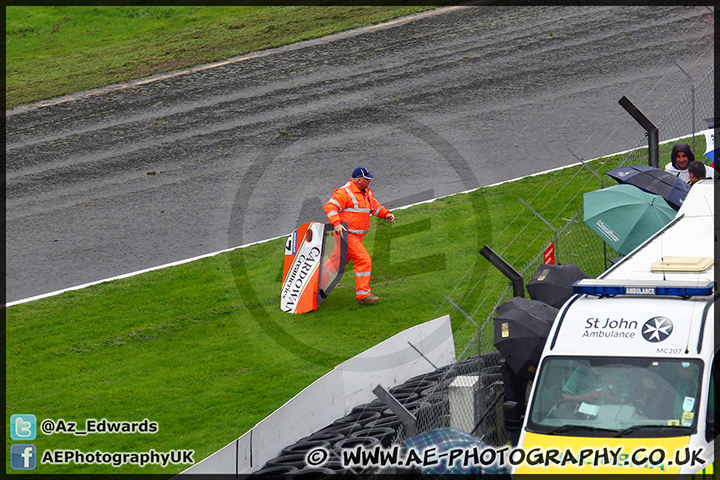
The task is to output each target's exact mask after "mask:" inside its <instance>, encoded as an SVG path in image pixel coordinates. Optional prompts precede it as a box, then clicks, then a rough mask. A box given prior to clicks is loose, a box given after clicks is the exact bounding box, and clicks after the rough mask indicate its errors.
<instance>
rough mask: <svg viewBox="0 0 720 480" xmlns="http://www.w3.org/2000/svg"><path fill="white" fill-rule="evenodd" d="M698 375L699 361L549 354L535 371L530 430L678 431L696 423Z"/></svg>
mask: <svg viewBox="0 0 720 480" xmlns="http://www.w3.org/2000/svg"><path fill="white" fill-rule="evenodd" d="M701 373H702V362H701V361H700V360H687V359H657V358H655V359H649V358H623V357H614V358H608V357H548V358H547V359H546V360H545V362H544V363H543V366H542V368H541V370H540V372H539V374H538V380H537V386H536V394H535V397H534V399H533V405H532V407H531V410H530V413H529V415H530V418H529V422H528V430H530V431H534V432H537V433H557V434H562V435H569V436H573V435H576V436H616V435H625V434H628V435H630V436H637V437H656V436H670V435H672V434H673V430H674V431H675V433H676V434H678V435H679V433H677V432H679V431H680V430H684V431H687V430H689V429H694V427H695V423H696V421H695V419H696V417H697V412H698V408H699V383H700V378H701ZM661 427H665V428H661ZM673 427H678V428H673ZM560 432H562V433H560ZM684 434H685V435H687V434H688V433H687V432H686V433H684Z"/></svg>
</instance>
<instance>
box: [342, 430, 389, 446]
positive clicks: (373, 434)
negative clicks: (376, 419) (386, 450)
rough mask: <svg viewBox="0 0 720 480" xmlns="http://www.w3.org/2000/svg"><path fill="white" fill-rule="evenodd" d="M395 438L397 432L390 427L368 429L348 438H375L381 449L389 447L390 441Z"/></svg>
mask: <svg viewBox="0 0 720 480" xmlns="http://www.w3.org/2000/svg"><path fill="white" fill-rule="evenodd" d="M396 436H397V430H395V429H394V428H391V427H370V428H365V429H363V430H360V431H359V432H355V433H353V434H352V435H350V437H349V438H366V437H370V438H377V439H378V440H379V441H380V445H382V446H383V447H389V446H390V444H391V443H392V441H393V440H394V439H395V437H396Z"/></svg>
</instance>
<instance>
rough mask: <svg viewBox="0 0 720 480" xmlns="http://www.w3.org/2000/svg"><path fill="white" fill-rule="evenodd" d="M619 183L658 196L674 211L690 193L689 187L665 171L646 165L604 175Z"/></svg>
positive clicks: (623, 168) (619, 169) (617, 170)
mask: <svg viewBox="0 0 720 480" xmlns="http://www.w3.org/2000/svg"><path fill="white" fill-rule="evenodd" d="M606 175H608V176H610V177H611V178H614V179H615V180H617V181H618V182H619V183H627V184H628V185H634V186H636V187H638V188H639V189H640V190H644V191H646V192H648V193H653V194H655V195H660V196H661V197H663V198H664V199H665V200H666V201H667V202H668V205H670V206H671V207H672V208H674V209H675V210H678V209H679V208H680V206H681V205H682V204H683V202H684V201H685V197H686V196H687V194H688V192H689V191H690V185H688V184H687V183H685V182H684V181H682V180H680V179H679V178H678V177H676V176H675V175H673V174H672V173H670V172H666V171H665V170H660V169H659V168H655V167H650V166H648V165H631V166H629V167H622V168H617V169H615V170H611V171H609V172H607V173H606Z"/></svg>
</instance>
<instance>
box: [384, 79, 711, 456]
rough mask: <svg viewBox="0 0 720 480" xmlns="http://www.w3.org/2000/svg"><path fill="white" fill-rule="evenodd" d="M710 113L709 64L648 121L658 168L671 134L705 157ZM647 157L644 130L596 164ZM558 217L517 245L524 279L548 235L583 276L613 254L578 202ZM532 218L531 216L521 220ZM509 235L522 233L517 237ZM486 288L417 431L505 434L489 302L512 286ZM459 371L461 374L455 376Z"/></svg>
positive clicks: (419, 411) (501, 441) (498, 437)
mask: <svg viewBox="0 0 720 480" xmlns="http://www.w3.org/2000/svg"><path fill="white" fill-rule="evenodd" d="M713 117H714V76H713V71H712V70H710V71H708V72H707V74H705V75H704V76H703V77H702V78H701V79H700V80H699V81H698V82H697V83H695V84H693V85H692V86H691V87H690V88H689V91H688V92H687V94H686V95H685V96H684V97H683V98H682V99H681V101H680V102H678V103H677V105H676V106H675V107H674V108H672V109H671V110H670V111H668V112H666V113H665V115H664V116H663V117H662V118H660V119H659V120H657V121H656V122H654V123H655V125H656V126H657V127H658V133H659V136H660V146H659V153H660V164H659V166H660V168H664V166H665V165H666V164H667V163H669V161H670V151H671V149H672V145H673V144H674V143H676V141H675V140H676V139H678V138H682V140H680V141H682V142H685V143H688V144H689V145H690V146H691V148H692V149H693V152H695V153H696V155H695V156H696V159H699V160H707V159H706V158H705V157H704V156H703V154H704V152H705V138H704V136H703V135H697V133H698V132H699V131H701V130H704V129H706V128H708V125H709V124H708V122H707V120H708V119H711V118H713ZM688 132H690V133H688ZM648 162H649V158H648V146H647V136H645V137H644V138H641V139H640V140H639V141H638V147H637V148H635V149H633V150H631V151H629V152H627V153H625V154H622V155H617V156H614V157H611V158H610V160H606V161H604V162H603V163H602V165H601V167H602V171H603V172H606V171H609V170H612V169H615V168H620V167H623V166H626V165H647V164H648ZM588 168H590V167H588ZM596 168H597V167H596ZM591 170H592V168H591ZM596 174H597V177H600V178H598V180H597V186H593V187H592V188H593V189H597V188H602V187H606V186H609V184H613V183H614V182H610V181H609V178H607V177H606V176H605V177H606V179H603V175H602V174H600V173H598V172H596ZM539 213H540V214H542V212H539ZM559 217H560V218H562V219H563V220H564V221H565V223H564V225H563V226H562V227H561V228H558V229H557V231H554V232H550V233H548V234H547V235H544V236H540V237H538V238H535V239H533V240H532V241H531V243H530V244H529V245H527V247H526V248H525V251H534V252H538V253H537V254H536V255H535V256H534V257H533V258H531V259H530V260H526V261H525V263H524V264H523V265H522V267H521V268H518V269H517V270H518V272H519V273H520V274H521V275H522V277H523V280H524V284H527V282H528V281H529V280H530V279H531V278H532V277H533V275H534V274H535V272H536V271H537V269H538V268H539V267H540V266H541V265H543V263H544V255H543V251H544V249H545V248H546V247H547V246H548V245H549V244H550V243H551V242H554V245H555V255H556V263H558V264H568V263H574V264H576V265H577V266H578V267H580V269H581V270H583V271H584V272H585V273H587V274H588V275H589V276H590V277H597V276H598V275H600V274H601V273H602V272H603V271H605V270H606V269H607V268H608V267H610V266H611V265H612V262H613V260H614V259H615V258H616V257H617V255H618V254H617V253H616V252H615V251H614V250H613V249H612V248H610V247H609V246H608V245H606V244H605V242H603V241H602V240H601V239H600V237H598V236H597V235H596V234H595V233H594V232H593V231H592V230H590V228H589V227H587V226H586V225H585V224H584V223H583V210H582V208H580V209H579V210H578V209H577V206H575V208H574V209H568V210H567V211H565V212H563V213H562V214H561V215H560V216H559ZM536 220H537V219H535V218H533V219H531V220H530V221H529V222H532V221H536ZM516 241H517V242H527V241H528V240H527V238H521V239H517V240H516ZM516 268H517V267H516ZM486 275H487V276H490V275H491V274H490V273H488V274H486ZM483 280H488V279H483ZM488 283H492V281H488ZM487 288H491V289H492V290H491V291H490V293H489V294H488V295H486V296H485V298H486V299H487V300H485V301H484V302H486V303H487V302H493V304H492V307H491V308H490V310H491V313H490V314H489V315H487V317H486V318H485V320H484V321H483V322H482V323H480V324H479V325H478V326H477V327H475V326H474V325H473V327H472V328H474V329H475V333H474V334H473V335H472V336H471V338H470V339H469V340H467V342H466V344H465V345H464V347H463V349H462V350H461V353H460V354H459V355H458V358H459V361H458V362H457V363H455V364H453V365H450V366H449V367H447V368H445V369H444V372H443V375H442V377H441V381H439V382H438V383H437V386H436V387H435V389H434V390H433V391H432V392H426V393H427V395H426V396H424V397H423V398H424V400H425V403H424V404H423V403H422V402H421V403H420V405H419V406H417V408H416V410H415V411H414V415H415V417H416V418H417V432H416V433H418V434H420V433H424V432H428V431H431V430H434V429H437V428H442V427H451V426H458V425H464V426H467V425H472V433H473V434H475V435H477V436H479V437H482V439H483V441H484V442H485V443H487V444H489V445H492V446H501V445H505V444H507V443H508V441H509V436H508V433H507V431H506V430H505V426H504V422H503V417H502V404H503V381H502V375H501V374H500V366H501V364H502V362H503V361H504V360H503V359H502V356H501V355H500V353H499V352H498V351H497V350H496V349H495V347H494V346H493V332H494V324H493V318H494V317H495V315H496V309H497V307H498V306H500V305H502V304H503V303H505V302H507V301H508V300H510V299H511V298H512V297H513V288H512V286H511V285H510V284H508V283H507V282H502V281H500V282H496V283H495V285H494V286H490V287H487ZM483 307H484V309H485V310H486V311H487V308H488V306H487V305H484V306H480V307H478V308H477V309H476V310H475V312H478V311H482V310H483ZM468 321H469V320H468ZM460 377H467V378H464V379H461V380H458V378H460ZM454 381H456V382H457V384H462V385H470V386H463V387H458V386H453V382H454ZM462 382H464V383H462ZM530 388H531V384H530V385H528V393H529V391H530ZM462 390H464V392H463V391H462ZM468 392H470V393H469V394H468ZM475 427H476V428H475ZM466 428H467V427H464V429H466ZM466 431H468V430H467V429H466ZM404 438H407V431H406V430H405V428H404V427H400V428H399V430H398V435H397V438H396V441H399V440H402V439H404Z"/></svg>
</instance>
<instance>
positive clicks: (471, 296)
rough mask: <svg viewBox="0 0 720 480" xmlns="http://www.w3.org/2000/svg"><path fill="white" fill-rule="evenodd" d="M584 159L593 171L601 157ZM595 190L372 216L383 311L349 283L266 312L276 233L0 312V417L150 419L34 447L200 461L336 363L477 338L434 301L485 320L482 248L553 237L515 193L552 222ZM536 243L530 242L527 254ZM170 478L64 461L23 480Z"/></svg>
mask: <svg viewBox="0 0 720 480" xmlns="http://www.w3.org/2000/svg"><path fill="white" fill-rule="evenodd" d="M591 165H593V168H594V169H596V170H598V171H601V172H602V171H606V170H608V169H610V168H614V160H610V161H608V162H601V161H596V162H592V163H591ZM598 186H599V185H598V184H597V180H596V179H595V178H594V177H593V176H592V174H591V173H590V172H589V171H588V170H587V169H585V168H584V167H572V168H568V169H564V170H562V171H559V172H553V173H547V174H543V175H538V176H535V177H528V178H523V179H521V180H518V181H515V182H512V183H507V184H503V185H499V186H494V187H485V188H481V189H479V190H476V191H474V192H471V193H468V194H460V195H454V196H450V197H446V198H442V199H438V200H436V201H434V202H431V203H426V204H421V205H416V206H413V207H411V208H408V209H403V210H397V211H396V215H397V220H396V221H395V222H394V223H393V224H388V223H387V222H375V221H374V220H375V219H373V228H372V230H371V234H369V235H368V237H367V238H366V241H365V243H366V245H367V246H368V249H369V251H370V253H371V255H372V256H373V260H374V269H373V292H374V293H376V294H378V295H380V296H381V297H382V301H381V302H380V303H379V304H377V305H374V306H371V307H360V306H358V305H357V303H356V302H355V299H354V280H353V276H352V273H348V274H347V275H346V276H345V277H343V279H342V281H341V282H340V284H339V285H338V287H337V288H336V289H335V290H334V291H333V292H332V294H331V295H330V296H329V297H328V298H327V299H326V300H325V302H324V303H323V304H322V306H321V307H320V309H318V310H316V311H314V312H311V313H308V314H304V315H292V314H287V313H284V312H282V311H280V308H279V292H280V285H281V276H282V275H281V269H282V262H283V246H284V239H276V240H272V241H268V242H265V243H261V244H257V245H253V246H250V247H246V248H242V249H237V250H234V251H232V252H229V253H224V254H220V255H217V256H213V257H209V258H205V259H202V260H198V261H195V262H192V263H189V264H185V265H180V266H175V267H171V268H167V269H163V270H157V271H152V272H148V273H145V274H142V275H138V276H135V277H131V278H127V279H123V280H114V281H110V282H106V283H103V284H100V285H96V286H92V287H89V288H85V289H82V290H77V291H71V292H66V293H64V294H61V295H58V296H54V297H49V298H45V299H41V300H37V301H34V302H31V303H27V304H20V305H16V306H12V307H10V308H8V309H7V310H6V333H7V343H6V366H7V374H6V378H7V390H6V397H7V398H6V400H7V408H6V419H7V421H8V422H9V419H10V416H11V415H13V414H16V413H32V414H35V415H36V416H37V418H38V421H41V420H42V419H46V418H50V419H65V420H70V421H77V422H79V427H84V422H85V419H87V418H95V419H98V420H99V419H102V418H106V419H108V420H111V421H119V420H127V421H140V420H143V419H144V418H148V419H149V420H151V421H155V422H157V423H158V424H159V431H158V432H157V433H155V434H131V435H94V436H86V437H75V436H72V435H62V434H55V435H52V436H45V435H40V436H39V438H38V439H37V440H36V441H35V443H36V444H37V446H38V450H39V451H44V450H46V449H60V448H64V449H75V448H77V449H79V450H82V451H96V450H100V451H108V452H113V451H137V452H143V451H149V450H150V449H155V450H156V451H169V450H172V449H191V450H194V451H195V455H194V459H195V461H199V460H201V459H202V458H204V457H206V456H208V455H209V454H211V453H213V452H214V451H216V450H217V449H219V448H221V447H223V446H225V445H226V444H228V443H229V442H231V441H232V440H234V439H235V438H237V437H238V436H240V435H241V434H242V433H244V432H245V431H247V430H248V429H249V428H251V427H252V426H253V425H254V424H256V423H257V422H258V421H260V420H261V419H262V418H264V417H265V416H267V415H268V414H269V413H271V412H272V411H274V410H275V409H276V408H278V407H279V406H280V405H282V404H283V403H284V402H286V401H287V400H289V399H290V398H292V396H294V395H295V394H297V393H298V392H299V391H300V390H302V389H303V388H304V387H306V386H307V385H308V384H310V383H311V382H312V381H314V380H315V379H317V378H319V377H320V376H322V375H323V374H325V373H327V372H328V371H329V370H330V369H332V367H333V366H335V365H336V364H338V363H340V362H342V361H344V360H346V359H348V358H350V357H352V356H354V355H356V354H358V353H360V352H362V351H364V350H366V349H367V348H370V347H371V346H373V345H375V344H377V343H378V342H380V341H382V340H384V339H386V338H388V337H390V336H392V335H394V334H395V333H398V332H400V331H402V330H404V329H406V328H408V327H410V326H413V325H416V324H419V323H422V322H425V321H428V320H431V319H433V318H437V317H439V316H441V315H444V314H450V315H452V323H453V329H454V331H455V344H456V347H457V348H458V349H460V348H461V347H462V346H463V345H465V344H467V343H468V341H470V339H471V337H472V335H474V334H475V329H474V328H472V327H471V324H470V323H469V322H468V321H467V319H465V317H464V316H462V315H460V314H458V312H457V311H456V310H455V309H454V308H453V307H452V306H451V305H450V304H449V303H448V302H447V301H446V300H445V299H444V298H443V294H444V293H445V294H447V295H448V296H450V297H451V298H452V299H453V300H454V301H455V302H456V303H459V304H460V306H461V307H462V308H463V309H464V310H465V311H466V312H471V313H473V316H474V318H475V319H476V320H477V321H483V320H484V319H485V318H486V317H487V316H488V315H490V313H491V311H492V307H493V302H494V301H495V300H496V299H497V296H498V295H499V293H500V290H502V288H504V287H505V284H506V283H507V281H506V280H503V277H502V276H500V275H499V274H498V273H497V272H495V271H494V269H493V268H492V267H489V265H488V263H487V262H486V261H485V260H484V259H483V258H481V257H480V256H479V255H478V252H479V250H480V248H482V246H483V245H484V244H491V245H493V246H494V248H495V249H496V250H497V251H502V252H503V255H504V258H506V259H508V260H511V261H512V262H513V263H514V264H515V265H521V264H522V263H523V262H525V261H529V260H531V259H532V258H533V257H534V256H535V255H537V254H538V253H539V252H540V251H541V250H542V248H543V247H544V245H546V244H547V241H548V240H549V239H550V238H551V232H550V230H549V229H548V228H547V227H546V226H545V225H544V224H543V223H542V222H540V221H534V218H535V217H534V215H533V214H532V213H531V212H529V210H528V209H527V208H526V207H525V206H524V205H522V204H521V203H520V202H519V201H518V197H522V198H523V199H526V200H530V199H532V198H533V197H534V196H535V194H536V193H537V192H538V191H540V190H546V191H548V192H553V193H552V195H553V196H554V199H553V200H552V202H549V203H547V204H546V205H545V206H544V207H543V206H542V204H540V202H539V201H538V200H537V199H536V200H535V204H536V205H535V206H537V207H538V208H539V209H540V212H541V213H542V214H543V216H544V217H546V218H549V219H552V218H556V217H557V218H560V217H562V216H564V215H565V213H564V212H568V211H576V210H577V209H579V208H580V207H581V205H582V203H581V202H582V195H581V192H583V191H590V190H594V189H596V188H598ZM508 226H509V228H508ZM534 238H539V239H540V240H538V241H535V242H534V243H533V244H532V245H528V242H530V239H534ZM498 246H501V247H498ZM528 247H529V248H528ZM585 247H586V246H581V247H579V248H580V249H584V248H585ZM498 285H499V287H498ZM488 299H489V300H490V301H488ZM489 342H490V340H488V339H485V345H484V346H483V348H484V349H491V348H492V346H491V345H490V344H489ZM471 353H474V352H471ZM7 449H8V451H7V454H8V455H9V444H8V446H7ZM8 458H9V456H8ZM184 468H186V466H183V465H178V466H170V467H167V468H162V467H159V466H146V467H144V468H142V469H141V468H139V467H135V466H129V465H128V466H124V467H119V468H116V467H112V466H98V465H92V466H79V465H74V464H72V465H66V466H61V465H40V466H38V468H37V470H35V471H34V472H35V473H70V472H73V473H176V472H179V471H181V470H183V469H184ZM7 471H8V472H10V470H9V466H8V467H7Z"/></svg>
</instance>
